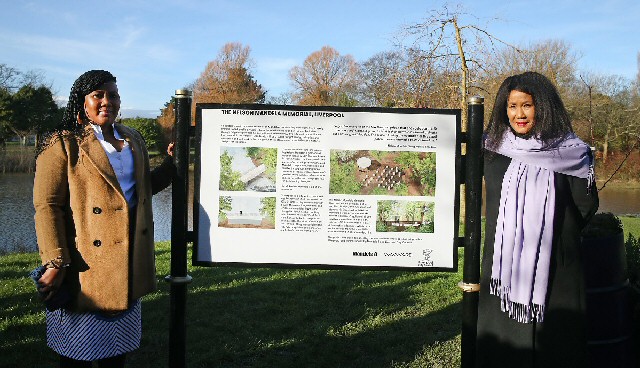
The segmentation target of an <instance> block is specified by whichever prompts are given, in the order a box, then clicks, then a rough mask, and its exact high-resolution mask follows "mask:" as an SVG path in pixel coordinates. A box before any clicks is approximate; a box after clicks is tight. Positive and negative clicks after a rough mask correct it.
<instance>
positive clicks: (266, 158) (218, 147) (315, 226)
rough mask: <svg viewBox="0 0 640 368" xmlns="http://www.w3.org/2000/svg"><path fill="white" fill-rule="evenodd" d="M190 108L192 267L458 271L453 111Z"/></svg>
mask: <svg viewBox="0 0 640 368" xmlns="http://www.w3.org/2000/svg"><path fill="white" fill-rule="evenodd" d="M196 112H197V118H196V128H197V137H196V141H197V142H198V145H197V147H196V173H195V178H196V183H195V188H196V190H195V192H196V193H195V197H196V198H195V200H194V203H195V204H196V206H194V232H195V235H196V239H195V242H194V254H193V263H194V264H195V265H203V266H206V265H229V264H232V265H233V264H249V265H282V266H285V267H321V268H324V267H327V268H334V267H336V268H340V267H346V268H367V269H412V270H420V271H430V270H456V269H457V241H456V240H457V236H458V216H459V176H458V171H459V170H458V167H459V162H460V140H459V136H460V133H459V132H460V113H459V111H458V110H430V109H383V108H343V107H300V106H274V105H220V104H198V105H197V107H196Z"/></svg>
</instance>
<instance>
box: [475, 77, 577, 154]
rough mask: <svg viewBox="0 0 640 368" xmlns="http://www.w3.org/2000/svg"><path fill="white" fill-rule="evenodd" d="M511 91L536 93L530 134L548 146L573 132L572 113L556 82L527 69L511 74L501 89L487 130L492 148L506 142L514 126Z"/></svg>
mask: <svg viewBox="0 0 640 368" xmlns="http://www.w3.org/2000/svg"><path fill="white" fill-rule="evenodd" d="M511 91H520V92H524V93H527V94H530V95H531V96H532V97H533V104H534V106H535V117H534V120H535V124H534V126H533V128H532V129H531V132H530V135H532V136H535V137H536V138H538V139H539V140H541V141H542V143H543V145H544V146H550V145H552V144H553V143H554V142H555V141H557V140H558V139H560V138H563V137H564V136H566V135H567V134H568V133H570V132H573V128H572V127H571V120H570V119H569V113H568V112H567V109H566V108H565V107H564V104H563V103H562V99H561V98H560V94H559V93H558V90H557V89H556V87H555V86H554V85H553V83H551V81H550V80H549V79H548V78H547V77H545V76H544V75H542V74H540V73H536V72H525V73H522V74H517V75H512V76H510V77H507V78H506V79H505V80H504V81H503V82H502V84H501V85H500V88H499V89H498V94H497V95H496V101H495V103H494V104H493V110H492V111H491V119H490V120H489V126H488V127H487V131H486V135H487V138H489V139H488V141H487V142H486V144H487V148H488V149H490V150H492V151H493V150H495V149H496V148H497V147H498V146H499V145H500V143H502V139H503V137H504V133H505V131H507V130H508V129H511V125H510V124H509V117H508V116H507V99H508V98H509V94H510V93H511Z"/></svg>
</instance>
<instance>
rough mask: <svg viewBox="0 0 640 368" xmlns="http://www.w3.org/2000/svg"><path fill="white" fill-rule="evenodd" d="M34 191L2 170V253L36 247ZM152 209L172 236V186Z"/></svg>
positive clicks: (162, 231) (610, 194)
mask: <svg viewBox="0 0 640 368" xmlns="http://www.w3.org/2000/svg"><path fill="white" fill-rule="evenodd" d="M191 182H193V181H191ZM32 193H33V174H0V254H2V253H7V252H16V251H35V250H36V236H35V230H34V224H33V214H34V210H33V204H32ZM599 195H600V210H599V211H600V212H612V213H614V214H616V215H634V216H639V215H640V189H626V188H610V187H606V188H605V189H604V190H602V191H601V192H600V193H599ZM189 208H191V206H189ZM153 213H154V222H155V233H154V238H155V240H156V241H160V240H170V239H171V187H169V188H167V189H165V190H164V191H162V192H160V193H158V194H156V195H155V196H154V197H153Z"/></svg>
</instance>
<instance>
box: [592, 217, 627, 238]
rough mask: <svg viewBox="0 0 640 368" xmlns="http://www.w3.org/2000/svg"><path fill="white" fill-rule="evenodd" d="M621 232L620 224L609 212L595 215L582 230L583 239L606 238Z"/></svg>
mask: <svg viewBox="0 0 640 368" xmlns="http://www.w3.org/2000/svg"><path fill="white" fill-rule="evenodd" d="M620 232H622V222H621V221H620V219H619V218H618V217H617V216H616V215H614V214H613V213H611V212H603V213H596V214H595V215H594V216H593V218H592V219H591V221H589V223H588V224H587V226H585V228H584V230H582V236H583V237H585V238H598V237H607V236H612V235H615V234H619V233H620Z"/></svg>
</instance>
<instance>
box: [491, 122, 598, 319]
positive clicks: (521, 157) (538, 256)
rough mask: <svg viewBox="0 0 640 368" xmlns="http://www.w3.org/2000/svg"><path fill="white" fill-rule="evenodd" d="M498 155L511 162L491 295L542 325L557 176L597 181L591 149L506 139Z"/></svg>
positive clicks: (569, 140) (575, 142) (569, 141)
mask: <svg viewBox="0 0 640 368" xmlns="http://www.w3.org/2000/svg"><path fill="white" fill-rule="evenodd" d="M496 152H497V153H499V154H501V155H504V156H507V157H510V158H511V163H510V164H509V167H508V168H507V171H506V173H505V174H504V178H503V181H502V189H501V192H500V207H499V210H498V219H497V225H496V231H495V243H494V253H493V266H492V268H491V285H490V288H489V292H490V293H491V294H493V295H496V296H499V297H500V300H501V303H500V306H501V307H500V309H501V310H502V311H503V312H506V313H508V315H509V318H512V319H514V320H516V321H518V322H522V323H530V322H533V321H537V322H542V321H543V319H544V307H545V299H546V294H547V283H548V279H549V263H550V260H551V246H552V242H553V219H554V210H555V198H556V193H555V182H554V172H557V173H562V174H566V175H570V176H575V177H579V178H585V179H587V181H588V183H589V184H591V182H592V181H593V165H592V159H591V150H590V148H589V146H587V145H586V144H585V143H584V142H583V141H581V140H580V139H579V138H578V137H576V135H575V134H573V133H570V134H568V135H567V136H566V137H564V138H563V139H560V140H558V141H557V142H554V143H553V144H551V145H549V146H547V147H543V144H542V142H541V141H539V140H537V139H535V138H529V139H523V138H519V137H516V136H515V135H514V134H513V133H512V132H511V130H509V131H507V132H506V133H505V135H504V138H503V140H502V143H501V144H500V146H499V147H498V148H497V149H496Z"/></svg>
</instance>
